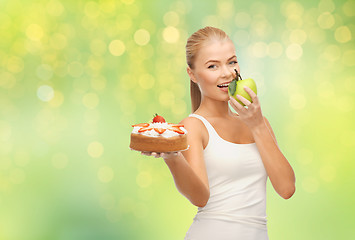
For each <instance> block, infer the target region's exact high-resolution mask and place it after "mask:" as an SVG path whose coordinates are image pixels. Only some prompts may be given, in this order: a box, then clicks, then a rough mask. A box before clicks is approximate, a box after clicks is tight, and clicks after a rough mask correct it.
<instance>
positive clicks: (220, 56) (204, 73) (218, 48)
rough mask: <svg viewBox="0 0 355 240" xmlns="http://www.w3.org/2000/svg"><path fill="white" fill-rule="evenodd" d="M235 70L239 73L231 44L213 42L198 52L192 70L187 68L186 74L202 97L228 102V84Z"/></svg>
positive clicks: (229, 42) (224, 41)
mask: <svg viewBox="0 0 355 240" xmlns="http://www.w3.org/2000/svg"><path fill="white" fill-rule="evenodd" d="M235 68H236V69H237V70H238V72H240V70H239V65H238V62H237V56H236V54H235V48H234V45H233V42H232V41H230V40H223V41H222V40H213V41H211V42H209V43H207V44H206V45H204V46H203V47H202V48H201V49H200V50H199V52H198V54H197V56H196V59H195V62H194V69H190V68H188V73H189V76H190V78H191V79H192V81H194V82H196V83H197V84H198V85H199V86H200V89H201V94H202V96H203V97H209V98H212V99H215V100H219V101H228V100H229V96H228V84H229V83H230V82H231V81H232V80H233V78H234V77H235V72H234V69H235Z"/></svg>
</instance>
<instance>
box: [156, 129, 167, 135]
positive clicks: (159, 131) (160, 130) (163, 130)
mask: <svg viewBox="0 0 355 240" xmlns="http://www.w3.org/2000/svg"><path fill="white" fill-rule="evenodd" d="M154 130H155V131H156V132H157V133H159V134H163V132H165V131H166V129H165V128H154Z"/></svg>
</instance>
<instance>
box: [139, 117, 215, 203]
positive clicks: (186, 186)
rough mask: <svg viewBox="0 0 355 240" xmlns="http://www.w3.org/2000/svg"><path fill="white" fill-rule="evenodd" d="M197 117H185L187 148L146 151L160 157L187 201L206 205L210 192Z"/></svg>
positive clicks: (183, 122)
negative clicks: (165, 151)
mask: <svg viewBox="0 0 355 240" xmlns="http://www.w3.org/2000/svg"><path fill="white" fill-rule="evenodd" d="M198 121H199V120H197V119H191V118H190V119H185V120H183V121H182V122H181V123H182V124H184V126H185V128H186V129H187V131H188V134H187V141H188V144H189V149H188V150H187V151H184V152H177V153H160V154H159V153H147V154H146V155H153V156H155V157H162V158H163V159H164V161H165V163H166V164H167V166H168V167H169V170H170V172H171V174H172V176H173V178H174V182H175V186H176V188H177V189H178V190H179V192H180V193H181V194H182V195H184V196H185V197H186V198H187V199H189V201H190V202H191V203H192V204H194V205H196V206H198V207H203V206H205V205H206V203H207V201H208V199H209V196H210V192H209V185H208V178H207V173H206V167H205V163H204V160H203V144H202V137H201V133H200V131H199V126H198V124H201V123H198Z"/></svg>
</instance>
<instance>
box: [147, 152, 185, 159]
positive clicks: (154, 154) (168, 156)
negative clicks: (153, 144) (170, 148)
mask: <svg viewBox="0 0 355 240" xmlns="http://www.w3.org/2000/svg"><path fill="white" fill-rule="evenodd" d="M141 154H142V155H145V156H151V157H155V158H160V157H161V158H163V159H164V161H166V160H170V159H172V158H176V157H178V156H179V155H180V154H181V152H162V153H158V152H141Z"/></svg>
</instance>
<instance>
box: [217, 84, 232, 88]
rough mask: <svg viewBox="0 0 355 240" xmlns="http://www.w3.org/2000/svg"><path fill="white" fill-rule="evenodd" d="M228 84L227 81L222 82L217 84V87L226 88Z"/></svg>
mask: <svg viewBox="0 0 355 240" xmlns="http://www.w3.org/2000/svg"><path fill="white" fill-rule="evenodd" d="M228 86H229V83H223V84H219V85H217V87H219V88H227V87H228Z"/></svg>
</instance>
